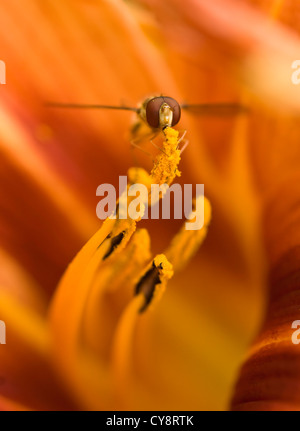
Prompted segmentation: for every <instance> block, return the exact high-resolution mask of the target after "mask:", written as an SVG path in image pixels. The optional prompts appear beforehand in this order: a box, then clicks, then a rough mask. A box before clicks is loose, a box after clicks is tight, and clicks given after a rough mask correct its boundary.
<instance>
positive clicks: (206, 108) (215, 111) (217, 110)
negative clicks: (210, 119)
mask: <svg viewBox="0 0 300 431" xmlns="http://www.w3.org/2000/svg"><path fill="white" fill-rule="evenodd" d="M181 109H184V110H186V111H188V112H190V113H192V114H196V115H210V116H218V117H223V116H231V115H239V114H247V113H249V109H248V108H247V107H246V106H243V105H241V104H239V103H199V104H183V105H181Z"/></svg>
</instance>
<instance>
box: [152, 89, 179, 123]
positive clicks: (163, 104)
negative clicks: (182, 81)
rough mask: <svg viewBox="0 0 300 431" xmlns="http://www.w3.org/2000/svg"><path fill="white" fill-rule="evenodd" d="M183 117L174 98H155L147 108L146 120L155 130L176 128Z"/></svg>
mask: <svg viewBox="0 0 300 431" xmlns="http://www.w3.org/2000/svg"><path fill="white" fill-rule="evenodd" d="M180 117H181V109H180V106H179V103H178V102H176V100H175V99H173V98H172V97H163V96H160V97H153V99H150V100H149V102H148V103H147V106H146V119H147V123H148V124H149V126H150V127H153V128H154V129H157V128H163V127H166V126H169V127H171V126H175V125H176V124H177V123H178V122H179V120H180Z"/></svg>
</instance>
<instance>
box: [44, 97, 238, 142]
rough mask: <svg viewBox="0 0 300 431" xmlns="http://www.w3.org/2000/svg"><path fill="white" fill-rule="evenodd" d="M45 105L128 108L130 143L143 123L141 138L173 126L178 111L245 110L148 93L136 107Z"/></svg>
mask: <svg viewBox="0 0 300 431" xmlns="http://www.w3.org/2000/svg"><path fill="white" fill-rule="evenodd" d="M46 106H48V107H52V108H72V109H74V108H75V109H115V110H124V111H132V112H135V113H136V115H137V121H136V122H135V123H134V125H133V127H132V129H131V136H132V140H131V143H132V144H133V145H134V146H136V144H134V143H133V142H134V141H136V140H137V139H135V138H136V136H137V135H138V133H139V131H140V129H141V128H142V126H143V125H146V126H147V129H148V133H145V132H144V133H141V136H142V138H143V137H144V138H145V137H146V136H148V135H149V136H150V135H151V137H152V138H153V137H155V136H156V135H157V134H158V133H159V132H160V131H163V130H164V128H165V127H173V126H176V125H177V124H178V123H179V121H180V118H181V110H189V111H191V112H193V111H194V112H196V113H198V114H201V115H203V114H205V115H216V116H224V115H236V114H240V113H243V112H245V111H246V108H245V106H242V105H240V104H238V103H202V104H179V103H178V102H177V101H176V100H175V99H173V98H172V97H167V96H152V97H148V98H146V99H145V100H144V101H143V102H142V103H141V104H140V105H139V106H138V107H136V108H134V107H130V106H122V105H121V106H111V105H88V104H74V103H47V104H46Z"/></svg>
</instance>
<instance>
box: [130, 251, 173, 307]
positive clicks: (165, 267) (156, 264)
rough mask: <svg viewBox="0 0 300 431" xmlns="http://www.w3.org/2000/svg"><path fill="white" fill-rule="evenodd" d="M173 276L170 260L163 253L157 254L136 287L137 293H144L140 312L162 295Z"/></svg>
mask: <svg viewBox="0 0 300 431" xmlns="http://www.w3.org/2000/svg"><path fill="white" fill-rule="evenodd" d="M172 276H173V269H172V265H171V264H170V263H169V262H168V260H167V259H166V257H165V256H164V255H163V254H160V255H158V256H156V257H155V258H154V260H153V262H152V265H151V267H150V268H149V269H148V270H147V271H146V273H145V274H144V275H143V276H142V277H141V278H140V280H139V282H138V283H137V285H136V287H135V294H136V295H139V294H140V293H142V294H143V296H144V298H145V301H144V304H143V306H142V307H141V309H140V312H141V313H142V312H143V311H145V310H146V308H148V306H149V304H150V303H152V302H153V299H154V298H155V299H158V297H161V295H162V293H163V292H164V290H165V287H166V283H167V281H168V280H169V279H170V278H171V277H172Z"/></svg>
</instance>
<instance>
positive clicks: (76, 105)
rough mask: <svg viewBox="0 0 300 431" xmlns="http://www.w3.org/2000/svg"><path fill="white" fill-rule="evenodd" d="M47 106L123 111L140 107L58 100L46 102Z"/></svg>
mask: <svg viewBox="0 0 300 431" xmlns="http://www.w3.org/2000/svg"><path fill="white" fill-rule="evenodd" d="M45 106H46V107H47V108H66V109H69V108H71V109H118V110H121V111H132V112H138V111H139V109H138V108H132V107H130V106H122V105H121V106H111V105H85V104H78V103H56V102H47V103H46V104H45Z"/></svg>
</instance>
